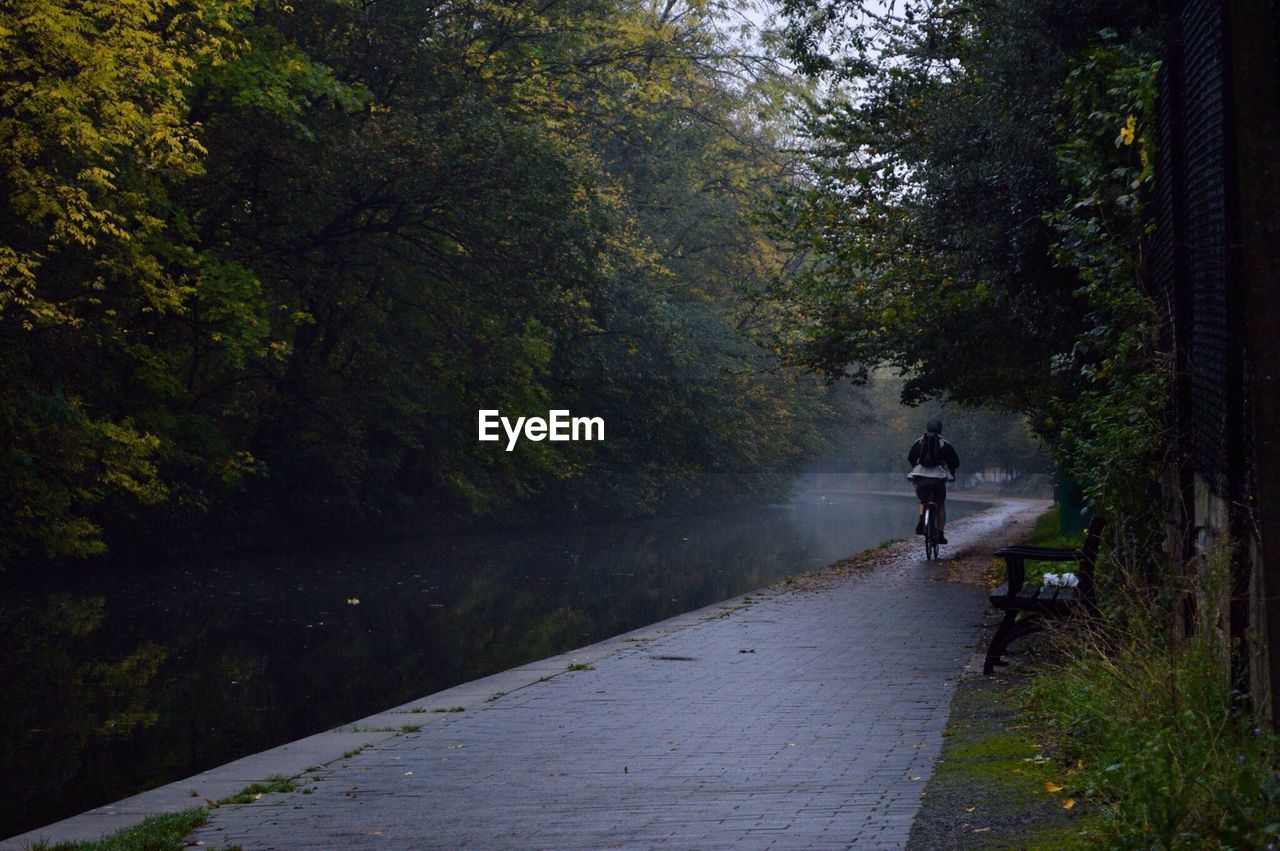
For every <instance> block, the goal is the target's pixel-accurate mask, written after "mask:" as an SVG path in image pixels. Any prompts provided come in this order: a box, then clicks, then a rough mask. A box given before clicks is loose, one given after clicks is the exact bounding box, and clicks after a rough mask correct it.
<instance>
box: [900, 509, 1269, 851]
mask: <svg viewBox="0 0 1280 851" xmlns="http://www.w3.org/2000/svg"><path fill="white" fill-rule="evenodd" d="M1028 543H1032V544H1035V545H1039V546H1078V545H1079V539H1078V538H1074V537H1063V536H1062V535H1060V534H1059V533H1058V527H1057V514H1056V512H1051V513H1049V514H1046V515H1044V516H1042V517H1040V518H1039V520H1038V521H1037V522H1036V524H1035V527H1034V529H1033V531H1032V534H1031V539H1030V540H1029V541H1028ZM1118 558H1119V557H1118V556H1117V555H1116V553H1115V552H1114V551H1112V552H1106V551H1104V553H1103V554H1102V555H1101V557H1100V559H1099V562H1098V568H1097V570H1098V577H1099V581H1100V584H1102V585H1103V587H1104V589H1105V592H1104V594H1103V596H1102V598H1101V603H1102V605H1103V607H1104V617H1103V618H1100V619H1094V620H1084V619H1080V620H1076V621H1073V622H1069V623H1065V624H1055V625H1054V628H1053V629H1052V630H1051V631H1050V632H1049V634H1048V635H1047V638H1046V640H1045V642H1044V643H1043V645H1041V647H1040V649H1039V652H1038V653H1035V652H1032V653H1025V654H1023V657H1024V658H1027V657H1028V656H1030V657H1032V660H1031V662H1030V664H1025V663H1024V664H1022V665H1020V666H1016V667H1015V669H1014V670H1015V672H1014V673H1013V674H1012V675H1009V674H1006V675H1005V676H1003V677H999V678H996V679H995V680H987V681H986V683H979V684H977V685H974V684H972V682H962V683H961V686H960V688H958V689H957V695H956V698H955V700H954V701H953V704H952V720H951V722H949V726H948V733H949V735H948V736H947V737H946V739H945V740H944V749H943V761H942V762H941V763H939V767H938V771H937V774H936V775H935V777H938V778H942V779H943V780H946V779H947V778H948V775H949V774H951V773H952V772H955V773H956V774H957V777H958V780H953V781H948V782H951V783H952V787H955V788H966V787H967V788H971V789H974V790H978V789H989V788H999V789H1003V790H1005V793H1006V795H1007V798H1008V801H1021V802H1022V803H1021V804H1019V805H1018V807H1015V809H1018V808H1020V812H1021V815H1020V816H1019V817H1018V819H1015V821H1019V820H1020V821H1021V823H1022V824H1023V825H1024V826H1027V825H1031V826H1034V828H1033V829H1028V830H1027V831H1026V832H1025V833H1023V834H1021V835H1018V834H1013V833H1007V832H1006V833H1004V834H1002V833H1001V829H1000V827H999V824H998V822H999V819H996V820H995V821H996V822H997V823H996V824H994V825H993V826H992V828H991V830H990V831H989V832H984V835H983V837H982V839H981V840H980V841H981V843H982V844H984V845H987V844H1000V845H1016V846H1019V847H1029V848H1062V847H1066V848H1072V847H1076V848H1108V849H1109V848H1134V849H1137V848H1187V849H1191V848H1195V849H1200V848H1268V847H1280V775H1277V774H1276V773H1275V770H1274V769H1275V766H1274V764H1273V763H1274V760H1275V755H1276V754H1277V753H1278V752H1280V741H1278V740H1277V739H1276V737H1274V736H1272V735H1271V734H1270V733H1267V732H1264V731H1263V730H1261V729H1259V728H1256V727H1254V726H1253V722H1252V721H1251V720H1250V716H1249V713H1248V711H1247V708H1246V707H1244V706H1242V705H1241V704H1240V703H1239V702H1238V696H1237V695H1236V694H1234V693H1233V691H1232V688H1231V684H1230V682H1231V681H1230V662H1229V660H1230V657H1231V654H1232V652H1233V649H1232V648H1231V647H1230V646H1229V644H1228V643H1227V639H1226V638H1225V636H1226V634H1227V630H1226V628H1225V626H1224V625H1223V623H1220V622H1218V620H1215V618H1216V617H1218V616H1215V614H1214V610H1215V609H1214V604H1213V602H1212V601H1222V600H1225V599H1226V595H1225V593H1224V589H1225V588H1226V587H1227V576H1228V574H1229V560H1230V558H1229V550H1228V549H1227V548H1226V547H1225V546H1224V547H1222V548H1220V549H1219V550H1217V551H1215V552H1211V553H1210V554H1208V555H1207V556H1206V557H1204V558H1202V559H1200V561H1199V563H1198V564H1197V565H1196V566H1195V567H1194V569H1193V570H1191V571H1189V573H1190V575H1193V576H1195V577H1197V580H1196V587H1194V588H1188V589H1186V590H1187V591H1188V592H1189V593H1191V594H1192V595H1193V596H1194V597H1195V598H1196V599H1197V600H1200V601H1202V605H1201V607H1200V608H1201V612H1202V614H1201V620H1202V623H1201V624H1200V627H1199V628H1198V630H1197V631H1196V632H1195V633H1194V634H1193V635H1191V636H1190V637H1183V636H1179V635H1177V634H1175V632H1174V630H1173V619H1172V617H1171V615H1170V612H1169V604H1168V603H1167V601H1166V600H1164V599H1161V598H1153V597H1152V596H1150V595H1148V594H1144V593H1143V592H1142V591H1140V590H1134V589H1133V588H1129V587H1126V585H1125V583H1123V582H1118V581H1114V578H1115V577H1124V576H1133V575H1138V574H1139V573H1140V571H1137V570H1135V569H1133V567H1132V566H1129V565H1126V564H1125V563H1124V562H1122V561H1120V562H1118V561H1117V559H1118ZM1027 568H1028V570H1027V573H1028V576H1027V581H1028V582H1036V581H1038V576H1039V575H1040V574H1041V573H1043V571H1044V569H1046V568H1047V569H1049V570H1053V571H1054V572H1057V571H1060V570H1062V569H1063V565H1060V564H1053V563H1041V564H1039V565H1033V564H1032V563H1028V565H1027ZM1017 667H1021V671H1020V672H1018V671H1017ZM1001 679H1003V680H1006V681H1008V682H1009V683H1011V685H1010V686H1008V690H1007V691H999V690H998V689H995V687H994V683H995V682H998V681H999V680H1001ZM987 684H991V685H987ZM993 689H994V690H993ZM968 693H972V694H974V695H978V696H980V697H982V699H984V700H986V701H987V703H988V705H987V707H986V708H985V709H984V710H983V712H985V713H987V714H988V715H992V716H1003V718H1004V723H1003V724H1001V725H994V726H990V727H988V728H987V729H986V730H985V731H983V730H982V729H977V730H976V731H975V730H965V729H964V724H965V721H964V719H965V718H966V713H967V714H968V716H969V717H972V716H974V715H980V714H981V713H980V712H978V711H977V710H975V709H974V708H973V707H969V708H968V709H966V708H965V707H964V706H963V700H964V695H965V694H968ZM1020 731H1023V732H1020ZM973 735H976V736H977V738H973ZM1020 748H1026V749H1027V753H1034V755H1032V756H1030V757H1019V756H1018V751H1019V749H1020ZM1020 758H1021V759H1029V760H1030V762H1027V763H1026V765H1028V766H1031V765H1036V766H1039V767H1040V768H1042V769H1043V770H1044V771H1045V772H1047V773H1046V774H1045V775H1044V776H1045V778H1046V779H1048V780H1049V781H1050V783H1051V784H1052V785H1053V786H1054V787H1060V788H1059V789H1058V791H1057V792H1056V793H1055V794H1056V795H1057V796H1058V797H1059V798H1060V799H1062V800H1064V801H1065V800H1066V799H1068V798H1069V799H1070V800H1072V801H1073V802H1074V804H1075V805H1074V806H1073V809H1072V812H1071V818H1070V819H1067V820H1064V819H1062V818H1061V817H1060V814H1053V813H1048V812H1045V811H1043V810H1038V809H1037V808H1036V806H1034V804H1033V802H1034V801H1035V800H1036V798H1037V797H1038V796H1037V794H1036V790H1035V783H1034V782H1032V783H1025V784H1023V783H1020V782H1019V781H1021V780H1022V779H1026V778H1033V777H1035V775H1034V774H1032V773H1029V772H1028V771H1027V770H1025V769H1024V770H1023V771H1022V772H1018V771H1017V770H1016V769H1017V766H1016V762H1017V760H1018V759H1020ZM1015 775H1020V776H1019V777H1018V780H1016V781H1015V779H1014V777H1015ZM941 788H942V789H943V790H944V791H943V792H942V793H941V794H942V795H944V796H945V789H946V788H948V787H947V786H946V784H945V783H944V784H943V786H942V787H941ZM930 794H931V795H932V794H933V788H932V784H931V787H930ZM927 801H928V798H926V802H927ZM1008 801H1004V802H1000V806H1005V807H1007V806H1008ZM927 806H928V804H927V803H926V807H927ZM981 811H982V810H981V807H979V809H977V810H975V812H981ZM961 812H963V810H962V811H961ZM951 815H952V817H953V818H954V819H955V820H956V821H958V822H961V823H963V819H964V816H963V815H958V814H955V813H952V814H951ZM1054 815H1057V816H1059V817H1058V818H1056V819H1055V818H1054V817H1052V816H1054ZM913 837H914V834H913ZM972 838H973V839H977V837H972ZM966 841H967V840H966Z"/></svg>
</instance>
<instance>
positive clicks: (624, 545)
mask: <svg viewBox="0 0 1280 851" xmlns="http://www.w3.org/2000/svg"><path fill="white" fill-rule="evenodd" d="M976 507H978V506H974V505H969V506H965V505H963V504H961V503H956V504H955V506H954V509H953V512H952V514H953V516H962V515H963V514H965V513H968V512H970V511H972V510H974V508H976ZM914 523H915V516H914V510H913V508H912V503H911V501H910V500H909V499H892V498H876V497H859V496H854V495H849V494H842V493H839V492H835V491H831V492H812V491H811V492H809V493H807V494H806V495H805V496H804V497H803V498H801V499H798V500H797V501H796V502H794V503H793V504H791V505H789V506H778V507H770V508H759V509H752V510H742V511H735V512H731V513H721V514H712V515H702V516H698V517H688V518H680V519H665V520H653V521H645V522H641V523H632V524H625V525H615V526H595V527H590V528H584V529H576V530H556V531H549V532H526V533H518V534H517V533H509V534H506V533H504V534H490V535H485V536H476V535H467V536H456V537H436V538H430V539H423V538H416V539H403V540H395V541H385V542H380V543H374V544H365V545H361V546H358V547H350V548H344V549H337V550H335V549H329V550H326V551H323V552H297V553H289V554H273V555H255V556H241V557H238V558H234V559H219V560H217V561H187V562H181V563H177V564H161V565H148V566H145V567H135V568H134V569H132V570H129V571H124V570H114V571H105V570H102V569H96V570H81V571H75V572H71V573H65V574H58V575H56V576H45V577H22V578H21V579H22V581H23V587H20V588H10V589H6V594H5V597H4V602H3V603H2V604H0V640H3V641H4V642H5V646H6V648H8V649H9V652H8V653H7V654H6V655H5V657H4V661H3V662H0V674H2V675H3V676H0V682H4V683H7V684H9V691H8V699H7V701H6V708H5V710H4V713H3V720H2V721H0V725H2V728H3V729H2V732H3V744H2V745H0V748H2V750H0V836H8V835H12V834H15V833H18V832H21V831H23V830H27V829H30V828H32V827H37V826H39V825H41V824H46V823H48V822H50V821H53V820H56V819H58V818H62V817H65V816H67V815H71V814H74V813H76V812H79V811H81V810H84V809H87V808H89V807H92V806H96V805H99V804H102V803H105V802H108V801H111V800H114V799H117V798H120V797H123V796H125V795H127V794H131V793H133V792H135V791H138V790H141V789H145V788H149V787H152V786H155V785H158V784H161V783H165V782H169V781H172V780H175V779H179V778H182V777H185V776H188V775H190V774H192V773H195V772H197V771H201V770H203V769H205V768H208V767H210V766H212V765H217V764H220V763H222V762H226V761H228V760H231V759H234V758H236V757H239V756H242V755H244V754H247V753H253V752H255V751H259V750H262V749H264V748H267V747H271V746H273V745H276V744H280V743H283V742H286V741H291V740H293V739H296V738H299V737H301V736H304V735H307V734H309V733H313V732H316V731H318V730H322V729H326V728H328V727H332V726H335V725H337V724H341V723H344V722H347V721H351V720H353V719H356V718H360V717H362V716H364V715H368V714H371V713H373V712H376V711H378V710H380V709H383V708H386V707H388V706H392V705H395V704H398V703H402V702H404V701H407V700H411V699H413V698H415V697H420V696H422V695H425V694H428V693H430V692H433V691H436V690H439V689H443V688H447V687H448V686H451V685H455V684H457V683H460V682H464V681H467V680H471V679H475V678H477V677H480V676H484V675H486V674H490V673H494V672H496V671H499V670H503V669H505V668H509V667H512V666H514V665H518V664H521V663H524V662H528V661H532V660H535V659H539V658H543V657H545V656H549V655H553V654H556V653H561V652H564V651H566V650H569V649H572V648H574V647H578V646H581V645H583V644H587V643H590V642H593V641H598V640H600V639H603V638H606V637H608V636H610V635H616V634H617V633H619V632H624V631H626V630H629V629H633V628H636V627H639V626H643V625H644V624H647V623H652V622H654V621H657V620H661V619H663V618H666V617H670V616H672V615H675V614H679V613H681V612H684V611H689V610H690V609H694V608H698V607H700V606H704V605H707V604H710V603H713V602H716V601H718V600H722V599H724V598H726V597H731V596H733V595H736V594H739V593H742V592H745V591H749V590H752V589H754V588H758V587H761V586H763V585H768V584H770V583H772V582H775V581H778V580H779V579H782V578H784V577H785V576H788V575H791V574H793V573H796V572H799V571H803V570H806V569H809V568H813V567H818V566H821V565H823V564H826V563H829V562H830V561H833V560H835V559H837V558H841V557H844V556H846V555H849V554H851V553H854V552H857V551H859V550H862V549H866V548H867V547H870V546H874V545H876V544H878V543H880V542H881V541H883V540H884V539H886V538H891V537H907V536H908V535H909V534H910V533H911V531H912V527H913V526H914Z"/></svg>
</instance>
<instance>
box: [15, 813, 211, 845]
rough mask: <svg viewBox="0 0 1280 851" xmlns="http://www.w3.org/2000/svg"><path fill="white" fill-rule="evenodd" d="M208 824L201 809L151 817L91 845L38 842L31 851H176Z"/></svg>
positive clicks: (94, 841) (205, 814) (206, 817)
mask: <svg viewBox="0 0 1280 851" xmlns="http://www.w3.org/2000/svg"><path fill="white" fill-rule="evenodd" d="M208 820H209V811H208V810H206V809H205V808H204V807H192V808H191V809H189V810H182V811H181V812H176V813H166V814H165V815H160V816H151V817H150V818H147V819H144V820H143V821H141V822H140V823H138V824H135V825H133V826H132V827H126V828H125V829H124V830H119V831H116V832H115V833H113V834H111V835H110V836H105V837H103V838H102V839H96V840H93V841H90V842H58V843H56V844H52V845H51V844H49V843H46V842H37V843H35V844H34V845H29V846H27V847H28V849H30V851H177V849H181V848H183V847H185V845H184V843H185V837H186V835H187V834H188V833H190V832H191V831H193V830H195V829H196V828H197V827H200V826H201V825H203V824H204V823H205V822H206V821H208Z"/></svg>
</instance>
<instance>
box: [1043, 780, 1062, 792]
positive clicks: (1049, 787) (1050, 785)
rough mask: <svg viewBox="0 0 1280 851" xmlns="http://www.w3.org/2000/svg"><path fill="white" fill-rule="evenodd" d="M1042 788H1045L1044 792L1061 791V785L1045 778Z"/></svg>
mask: <svg viewBox="0 0 1280 851" xmlns="http://www.w3.org/2000/svg"><path fill="white" fill-rule="evenodd" d="M1044 790H1045V791H1046V792H1061V791H1062V787H1061V786H1059V785H1058V784H1057V783H1054V782H1052V781H1049V780H1046V781H1044Z"/></svg>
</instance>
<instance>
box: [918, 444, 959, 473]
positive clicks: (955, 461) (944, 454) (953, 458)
mask: <svg viewBox="0 0 1280 851" xmlns="http://www.w3.org/2000/svg"><path fill="white" fill-rule="evenodd" d="M923 442H924V437H917V438H916V442H915V443H913V444H911V450H910V451H909V452H907V463H908V464H910V465H911V467H912V470H911V476H912V477H919V478H933V479H945V476H941V475H929V471H930V470H933V469H937V468H928V469H925V468H921V469H920V470H917V469H915V466H916V465H917V464H919V463H920V444H922V443H923ZM938 458H939V460H941V461H942V466H944V467H946V468H947V470H949V471H950V472H951V475H952V476H954V475H955V474H956V469H957V468H959V466H960V456H959V455H957V454H956V448H955V447H954V446H952V445H951V444H950V443H947V441H946V440H945V439H943V437H942V436H941V435H939V436H938ZM939 472H941V471H939Z"/></svg>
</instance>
